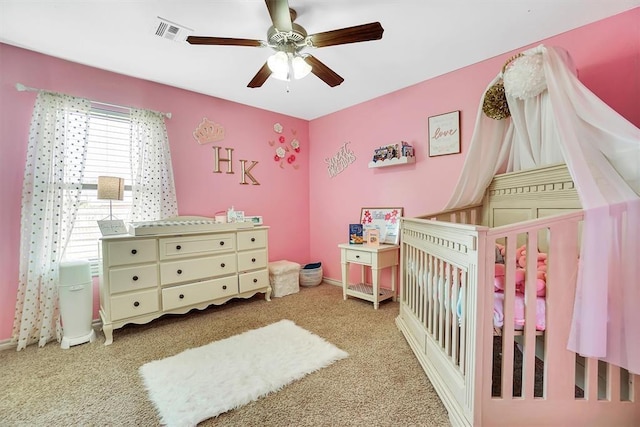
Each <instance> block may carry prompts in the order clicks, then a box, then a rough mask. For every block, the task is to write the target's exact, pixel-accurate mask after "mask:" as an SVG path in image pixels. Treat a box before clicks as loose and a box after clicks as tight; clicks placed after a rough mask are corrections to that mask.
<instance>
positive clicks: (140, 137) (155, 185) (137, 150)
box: [131, 109, 178, 221]
mask: <svg viewBox="0 0 640 427" xmlns="http://www.w3.org/2000/svg"><path fill="white" fill-rule="evenodd" d="M131 173H132V176H131V182H132V183H133V189H132V190H133V194H132V196H133V202H132V208H131V209H132V212H131V220H132V221H153V220H158V219H165V218H169V217H172V216H176V215H177V214H178V203H177V201H176V190H175V185H174V182H173V169H172V167H171V152H170V151H169V138H168V137H167V129H166V126H165V123H164V116H163V115H162V114H161V113H156V112H154V111H149V110H136V109H132V110H131Z"/></svg>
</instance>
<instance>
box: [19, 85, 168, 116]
mask: <svg viewBox="0 0 640 427" xmlns="http://www.w3.org/2000/svg"><path fill="white" fill-rule="evenodd" d="M16 89H17V90H18V92H49V93H56V94H60V92H54V91H51V90H46V89H38V88H35V87H29V86H25V85H23V84H22V83H16ZM62 95H64V94H62ZM84 99H86V98H84ZM87 101H91V102H93V103H95V104H99V105H105V106H108V107H116V108H125V109H128V110H130V109H131V107H125V106H124V105H118V104H108V103H106V102H100V101H93V100H91V99H87ZM148 111H152V112H154V113H157V114H161V115H163V116H165V117H166V118H168V119H170V118H171V113H163V112H162V111H154V110H148Z"/></svg>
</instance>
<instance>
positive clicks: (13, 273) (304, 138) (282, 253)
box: [0, 9, 640, 340]
mask: <svg viewBox="0 0 640 427" xmlns="http://www.w3.org/2000/svg"><path fill="white" fill-rule="evenodd" d="M639 19H640V9H635V10H632V11H630V12H627V13H624V14H620V15H617V16H615V17H612V18H609V19H606V20H603V21H600V22H597V23H594V24H592V25H589V26H585V27H583V28H580V29H577V30H574V31H571V32H568V33H565V34H561V35H558V36H556V37H553V38H550V39H548V40H545V41H544V43H545V44H547V45H554V46H561V47H564V48H565V49H567V50H568V51H569V52H570V53H571V55H572V56H573V58H574V60H575V62H576V65H577V66H578V68H579V69H580V77H581V79H582V81H583V82H584V83H585V84H586V86H587V87H589V88H590V89H591V90H592V91H594V92H595V93H596V94H597V95H598V96H599V97H601V98H602V99H603V100H604V101H605V102H607V103H608V104H609V105H611V106H612V107H613V108H614V109H615V110H616V111H618V112H619V113H620V114H622V115H623V116H624V117H626V118H627V119H628V120H630V121H631V122H632V123H634V124H636V125H640V108H639V107H638V104H637V100H638V99H640V87H639V85H640V82H639V80H638V75H640V48H639V43H640V34H639V31H640V30H639V28H638V25H637V22H638V20H639ZM524 48H526V47H523V49H524ZM513 53H515V52H508V53H505V54H504V55H502V56H500V57H497V58H491V59H487V60H486V61H483V62H481V63H478V64H475V65H473V66H470V67H466V68H464V69H461V70H457V71H455V72H452V73H449V74H446V75H444V76H441V77H438V78H435V79H432V80H428V81H425V82H422V83H420V84H417V85H414V86H412V87H410V88H407V89H404V90H401V91H397V92H394V93H391V94H388V95H386V96H383V97H380V98H377V99H374V100H372V101H369V102H366V103H363V104H360V105H358V106H355V107H352V108H349V109H345V110H343V111H340V112H337V113H334V114H331V115H328V116H325V117H322V118H320V119H316V120H313V121H311V122H305V121H302V120H298V119H294V118H290V117H286V116H282V115H278V114H275V113H270V112H267V111H263V110H258V109H254V108H250V107H246V106H243V105H239V104H235V103H232V102H228V101H224V100H220V99H216V98H211V97H207V96H203V95H198V94H195V93H191V92H187V91H184V90H180V89H176V88H171V87H167V86H163V85H160V84H155V83H151V82H147V81H142V80H139V79H134V78H130V77H125V76H122V75H117V74H113V73H109V72H105V71H101V70H97V69H93V68H89V67H85V66H82V65H78V64H72V63H69V62H66V61H62V60H58V59H54V58H51V57H47V56H43V55H40V54H36V53H33V52H29V51H25V50H22V49H18V48H14V47H11V46H7V45H3V44H0V111H1V113H2V114H0V148H1V151H0V152H1V153H2V155H1V157H0V162H1V163H0V166H1V167H0V182H1V183H2V184H1V186H0V200H2V201H3V202H2V204H0V235H1V236H2V237H3V241H4V243H3V244H2V245H1V246H0V340H3V339H6V338H8V337H9V336H10V334H11V325H12V323H13V312H14V304H15V295H16V289H17V277H18V251H19V230H20V197H21V185H22V176H23V170H24V163H25V151H26V141H27V132H28V126H29V120H30V114H31V110H32V108H33V102H34V99H35V94H34V93H21V92H17V91H16V90H15V86H14V85H15V83H16V82H21V83H23V84H26V85H28V86H33V87H38V88H46V89H50V90H55V91H59V92H65V93H69V94H72V95H76V96H82V97H86V98H90V99H95V100H99V101H103V102H110V103H115V104H122V105H129V106H134V107H142V108H149V109H153V110H158V111H171V112H172V113H173V118H172V119H170V120H168V121H167V130H168V133H169V138H170V141H171V152H172V156H173V166H174V173H175V179H176V188H177V193H178V204H179V208H180V213H181V214H185V215H186V214H191V215H195V214H199V215H211V214H213V213H214V212H216V211H217V210H220V209H224V208H226V207H228V206H230V205H234V206H235V207H236V209H243V210H245V211H246V213H247V214H249V215H263V216H264V219H265V222H266V224H268V225H270V226H271V229H270V235H269V243H270V259H272V260H275V259H290V260H293V261H297V262H300V263H306V262H311V261H322V263H323V270H324V274H325V276H327V277H329V278H332V279H336V280H339V279H340V255H339V251H338V248H337V245H338V243H341V242H344V241H346V238H347V232H346V228H347V224H349V223H350V222H354V221H357V220H358V217H359V212H360V208H361V207H363V206H402V207H404V208H405V215H406V216H415V215H418V214H423V213H427V212H433V211H437V210H438V209H440V208H441V207H442V206H443V205H444V203H446V201H447V199H448V196H449V194H450V193H451V190H452V188H453V187H454V185H455V182H456V180H457V177H458V173H459V171H460V168H461V166H462V162H463V160H464V156H465V155H466V150H467V147H468V143H469V140H470V137H471V132H472V131H473V126H474V123H475V118H476V114H477V110H478V104H479V100H480V96H481V94H482V92H483V91H484V89H485V87H486V85H487V84H488V82H489V81H490V80H491V79H492V78H493V77H494V76H495V75H496V73H497V72H498V70H499V69H500V67H501V66H502V64H503V63H504V61H505V60H506V59H507V58H508V57H509V56H510V55H512V54H513ZM453 110H460V111H461V136H462V154H460V155H450V156H444V157H436V158H429V157H427V155H426V133H427V125H426V122H427V117H428V116H432V115H436V114H441V113H444V112H448V111H453ZM203 117H207V118H209V119H211V120H214V121H216V122H218V123H222V124H223V125H224V126H225V128H226V131H227V137H226V139H225V140H224V141H222V144H221V145H222V146H223V147H231V148H234V150H235V151H234V154H233V155H234V159H236V163H235V164H234V170H235V172H236V174H235V175H226V174H213V173H212V170H213V154H212V149H211V148H210V144H209V145H205V146H199V145H198V144H196V143H195V142H194V140H193V138H192V136H191V134H192V132H193V130H194V128H195V127H196V126H197V125H198V123H199V122H200V120H202V118H203ZM275 122H280V123H281V124H282V125H283V126H284V127H285V131H288V130H295V131H297V136H298V139H299V140H300V141H301V144H302V148H303V150H302V153H301V154H300V155H299V156H298V160H297V162H299V164H300V169H299V170H293V169H292V168H285V169H280V168H279V167H278V165H277V164H276V163H275V162H274V161H273V159H272V158H273V154H274V153H273V147H271V146H269V144H268V141H269V140H270V139H272V138H273V137H274V133H273V131H272V126H273V123H275ZM400 140H404V141H407V142H409V143H410V144H412V145H414V146H415V148H416V154H417V159H418V160H417V162H416V163H415V164H413V165H407V166H395V167H390V168H383V169H368V167H367V163H368V162H369V158H370V156H371V154H372V151H373V149H374V148H377V147H378V146H380V145H385V144H388V143H391V142H396V141H400ZM346 142H349V145H348V147H349V148H350V149H351V150H352V151H353V152H354V153H355V155H356V156H357V160H356V161H355V163H353V164H351V165H350V166H348V167H347V168H346V170H345V171H344V172H342V173H340V174H339V175H337V176H335V177H333V178H330V177H329V174H328V172H327V167H326V164H325V159H326V158H330V157H332V156H334V155H335V154H336V153H337V152H338V149H339V148H340V147H341V146H342V145H343V144H344V143H346ZM240 159H248V160H257V161H259V162H260V163H259V165H258V166H257V167H256V169H254V171H255V176H256V178H257V179H258V180H259V181H260V184H261V185H260V186H250V185H249V186H241V185H239V182H240V176H239V171H240V166H239V163H237V161H238V160H240ZM274 201H277V203H274ZM292 236H295V238H292ZM307 237H308V238H307Z"/></svg>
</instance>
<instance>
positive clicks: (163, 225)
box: [129, 219, 253, 236]
mask: <svg viewBox="0 0 640 427" xmlns="http://www.w3.org/2000/svg"><path fill="white" fill-rule="evenodd" d="M244 228H253V223H251V222H232V223H218V222H215V221H214V220H208V219H168V220H160V221H140V222H132V223H131V224H129V234H131V235H132V236H148V235H158V234H176V233H207V232H212V231H226V230H230V231H231V230H240V229H244Z"/></svg>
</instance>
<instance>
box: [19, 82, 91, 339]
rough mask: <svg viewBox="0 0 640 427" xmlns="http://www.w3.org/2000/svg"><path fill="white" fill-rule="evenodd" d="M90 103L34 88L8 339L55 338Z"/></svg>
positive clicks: (57, 334)
mask: <svg viewBox="0 0 640 427" xmlns="http://www.w3.org/2000/svg"><path fill="white" fill-rule="evenodd" d="M90 108H91V106H90V103H89V101H87V100H83V99H78V98H74V97H71V96H68V95H62V94H54V93H47V92H40V93H39V94H38V96H37V98H36V103H35V107H34V110H33V114H32V116H31V125H30V127H29V144H28V148H27V163H26V167H25V173H24V181H23V188H22V216H21V228H20V239H21V240H20V276H19V283H18V295H17V301H16V311H15V317H14V323H13V333H12V342H13V343H15V344H17V349H18V350H21V349H23V348H24V347H26V346H27V345H28V344H31V343H36V342H37V343H38V345H39V346H41V347H42V346H44V345H45V344H46V343H47V342H48V341H49V340H51V339H53V338H54V337H55V338H57V339H58V340H59V339H60V322H59V311H58V289H57V283H58V264H59V262H60V259H61V257H62V254H63V252H64V248H65V245H66V243H67V242H68V240H69V236H70V235H71V229H72V227H73V222H74V219H75V216H76V213H77V209H78V201H79V196H80V189H81V185H82V176H83V173H84V165H85V159H86V153H87V148H86V147H87V135H88V128H89V126H88V123H89V111H90Z"/></svg>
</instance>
